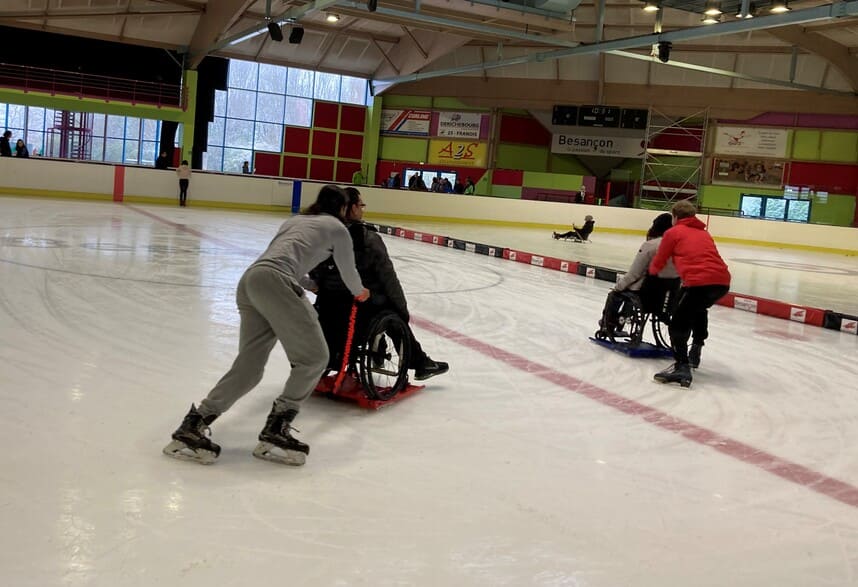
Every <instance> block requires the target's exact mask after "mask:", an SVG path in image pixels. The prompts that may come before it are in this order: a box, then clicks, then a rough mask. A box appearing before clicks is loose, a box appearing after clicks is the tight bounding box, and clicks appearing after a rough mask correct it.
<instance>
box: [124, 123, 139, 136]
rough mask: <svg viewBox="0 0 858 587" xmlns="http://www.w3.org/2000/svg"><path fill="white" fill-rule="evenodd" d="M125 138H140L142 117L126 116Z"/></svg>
mask: <svg viewBox="0 0 858 587" xmlns="http://www.w3.org/2000/svg"><path fill="white" fill-rule="evenodd" d="M125 138H126V139H139V138H140V119H139V118H126V119H125Z"/></svg>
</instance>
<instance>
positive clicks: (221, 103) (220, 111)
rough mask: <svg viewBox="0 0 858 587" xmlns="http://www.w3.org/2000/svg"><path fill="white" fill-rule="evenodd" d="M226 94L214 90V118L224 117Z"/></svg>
mask: <svg viewBox="0 0 858 587" xmlns="http://www.w3.org/2000/svg"><path fill="white" fill-rule="evenodd" d="M226 94H227V93H226V92H224V91H223V90H215V109H214V113H215V116H226Z"/></svg>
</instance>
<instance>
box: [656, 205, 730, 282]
mask: <svg viewBox="0 0 858 587" xmlns="http://www.w3.org/2000/svg"><path fill="white" fill-rule="evenodd" d="M668 259H673V264H674V265H675V266H676V270H677V272H679V277H680V278H681V279H682V285H684V286H685V287H696V286H700V285H730V271H729V270H728V269H727V264H726V263H724V259H722V258H721V255H719V254H718V249H717V248H716V247H715V241H713V240H712V236H711V235H710V234H709V233H708V232H707V231H706V225H705V224H703V223H702V222H701V221H700V220H699V219H698V218H697V217H696V216H692V217H690V218H682V219H680V220H677V221H676V224H674V226H673V228H671V229H670V230H668V231H667V232H665V233H664V236H663V237H662V238H661V243H660V244H659V246H658V251H657V252H656V254H655V257H654V258H653V260H652V263H650V265H649V272H650V274H656V273H658V272H659V271H661V270H662V269H664V266H665V265H666V264H667V260H668Z"/></svg>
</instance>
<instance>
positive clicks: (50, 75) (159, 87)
mask: <svg viewBox="0 0 858 587" xmlns="http://www.w3.org/2000/svg"><path fill="white" fill-rule="evenodd" d="M0 87H5V88H13V89H16V90H23V91H24V92H46V93H49V94H51V95H52V96H54V95H64V96H75V97H77V98H95V99H101V100H104V101H106V102H114V101H115V102H127V103H130V104H152V105H155V106H158V107H159V108H160V107H161V106H169V107H174V108H184V107H185V104H184V101H183V99H182V98H183V96H182V86H180V85H176V84H166V83H161V82H149V81H141V80H133V79H125V78H117V77H110V76H106V75H95V74H91V73H80V72H73V71H61V70H56V69H45V68H42V67H30V66H27V65H12V64H9V63H0Z"/></svg>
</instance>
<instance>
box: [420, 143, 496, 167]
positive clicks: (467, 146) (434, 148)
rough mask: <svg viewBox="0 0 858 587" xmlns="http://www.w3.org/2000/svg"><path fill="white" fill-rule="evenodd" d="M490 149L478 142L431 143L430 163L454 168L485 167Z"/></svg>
mask: <svg viewBox="0 0 858 587" xmlns="http://www.w3.org/2000/svg"><path fill="white" fill-rule="evenodd" d="M487 155H488V147H487V146H486V143H479V142H477V141H446V140H441V139H432V140H431V141H429V163H430V164H432V165H452V166H454V167H485V166H486V157H487Z"/></svg>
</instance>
